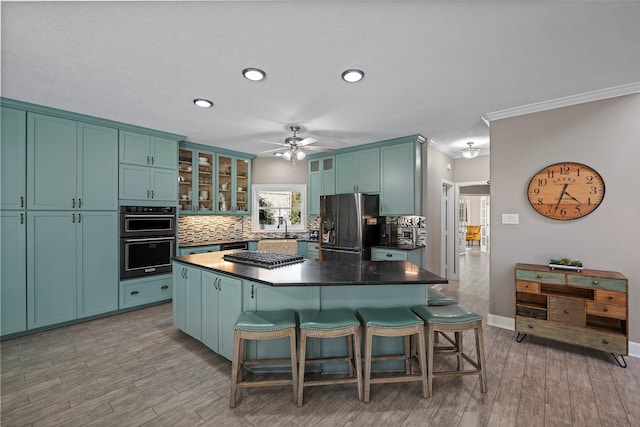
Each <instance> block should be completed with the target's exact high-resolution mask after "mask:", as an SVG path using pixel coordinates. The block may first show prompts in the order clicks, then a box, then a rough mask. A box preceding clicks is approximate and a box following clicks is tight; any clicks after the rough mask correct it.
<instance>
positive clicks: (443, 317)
mask: <svg viewBox="0 0 640 427" xmlns="http://www.w3.org/2000/svg"><path fill="white" fill-rule="evenodd" d="M411 309H412V310H413V311H414V312H415V313H416V314H417V315H418V316H420V317H421V318H422V319H423V320H424V322H425V323H426V325H427V336H428V337H433V336H434V335H435V334H436V333H441V334H442V336H444V337H445V338H447V340H448V341H449V342H450V343H451V344H452V345H451V346H435V343H434V340H429V347H428V349H427V372H428V376H429V396H431V394H432V392H433V377H434V376H435V377H440V376H460V375H478V376H479V377H480V391H482V392H483V393H486V392H487V373H486V370H485V360H484V338H483V335H482V316H480V315H479V314H476V313H474V312H471V311H469V310H467V309H465V308H463V307H460V306H459V305H445V306H438V307H436V306H422V305H421V306H415V307H412V308H411ZM471 329H473V331H474V333H475V338H476V358H477V361H474V360H473V359H471V358H470V357H469V356H467V355H466V354H465V353H464V351H463V350H464V349H463V345H462V332H464V331H467V330H471ZM446 332H453V333H455V341H454V340H452V339H451V338H450V337H449V336H448V335H447V334H446ZM434 352H438V353H455V354H456V355H457V358H458V364H457V370H455V371H442V372H433V354H434ZM464 360H466V361H467V362H469V363H470V364H471V365H472V366H473V367H474V368H475V369H473V370H465V369H464Z"/></svg>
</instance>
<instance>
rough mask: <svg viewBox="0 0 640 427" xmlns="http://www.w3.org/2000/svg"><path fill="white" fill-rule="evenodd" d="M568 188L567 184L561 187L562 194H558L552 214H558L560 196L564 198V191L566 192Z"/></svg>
mask: <svg viewBox="0 0 640 427" xmlns="http://www.w3.org/2000/svg"><path fill="white" fill-rule="evenodd" d="M568 186H569V184H565V185H564V186H563V187H562V193H560V197H558V203H556V208H555V209H554V212H558V207H559V206H560V202H561V201H562V196H564V193H565V191H567V187H568Z"/></svg>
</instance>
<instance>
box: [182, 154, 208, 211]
mask: <svg viewBox="0 0 640 427" xmlns="http://www.w3.org/2000/svg"><path fill="white" fill-rule="evenodd" d="M214 158H215V155H214V154H213V153H208V152H205V151H199V150H192V149H187V148H181V149H180V156H179V160H178V162H179V167H178V197H179V200H178V203H179V206H180V213H181V214H188V213H198V214H207V213H213V209H214V206H213V203H212V200H213V182H214V178H215V177H214V174H213V171H214V168H215V164H214V161H213V160H214Z"/></svg>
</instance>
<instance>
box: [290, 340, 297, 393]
mask: <svg viewBox="0 0 640 427" xmlns="http://www.w3.org/2000/svg"><path fill="white" fill-rule="evenodd" d="M289 343H290V350H289V351H290V352H291V382H292V383H293V402H294V403H297V401H298V362H297V359H298V358H297V356H296V353H297V351H298V349H297V345H296V328H291V333H290V334H289Z"/></svg>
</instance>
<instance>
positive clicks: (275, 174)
mask: <svg viewBox="0 0 640 427" xmlns="http://www.w3.org/2000/svg"><path fill="white" fill-rule="evenodd" d="M307 167H308V166H307V161H306V160H302V161H297V162H296V167H295V168H294V167H293V165H292V164H291V162H287V161H286V160H284V159H281V158H278V157H275V156H272V157H256V158H254V159H253V163H252V165H251V173H252V176H251V183H252V184H304V185H307Z"/></svg>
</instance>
